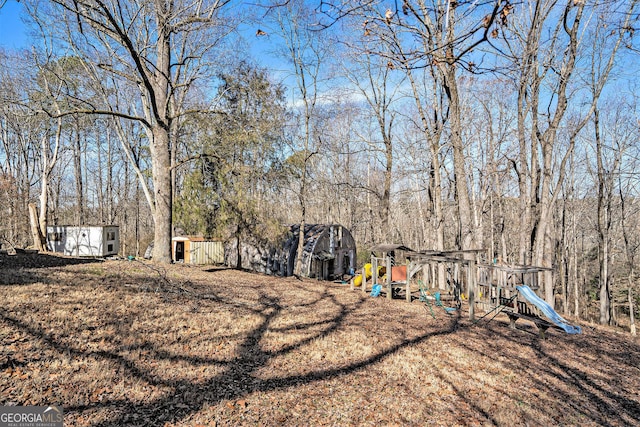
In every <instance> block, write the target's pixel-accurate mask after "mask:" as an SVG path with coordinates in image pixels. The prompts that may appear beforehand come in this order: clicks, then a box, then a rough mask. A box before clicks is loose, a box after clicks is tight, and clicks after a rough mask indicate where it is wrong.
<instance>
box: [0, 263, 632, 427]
mask: <svg viewBox="0 0 640 427" xmlns="http://www.w3.org/2000/svg"><path fill="white" fill-rule="evenodd" d="M0 301H2V304H1V306H0V342H1V343H2V348H1V350H0V396H1V397H0V404H2V405H8V404H18V405H48V404H58V405H62V406H63V407H64V410H65V425H69V426H87V425H98V426H114V425H150V426H161V425H181V426H194V425H265V426H271V425H292V426H294V425H295V426H298V425H340V426H342V425H358V426H360V425H371V426H373V425H419V426H423V425H427V424H429V425H448V426H449V425H505V426H515V425H544V426H548V425H580V426H589V425H611V426H615V425H638V424H639V423H640V422H639V421H638V420H639V419H640V394H639V390H640V369H639V368H638V367H639V366H640V352H639V350H640V345H638V342H634V341H632V340H631V339H630V338H629V337H628V336H626V335H623V334H619V333H616V332H615V331H612V330H607V329H604V328H597V327H588V326H587V327H585V328H584V329H585V332H584V334H582V335H579V336H570V335H565V334H563V333H561V332H558V331H555V330H553V331H549V332H548V336H549V338H548V339H547V340H540V339H539V338H538V337H537V334H536V331H535V328H534V327H532V324H531V325H530V324H528V322H522V325H521V328H522V329H524V330H517V331H514V330H511V329H509V328H508V327H507V323H508V322H507V320H506V318H505V319H502V318H501V317H498V318H496V319H495V320H493V321H492V322H490V323H489V324H487V325H484V326H479V325H476V326H472V325H471V324H470V322H469V321H468V320H466V318H465V313H462V316H460V317H457V316H447V315H446V314H445V313H444V312H443V311H437V312H436V315H437V318H436V319H433V318H432V317H431V316H430V315H429V313H428V312H427V310H425V307H424V306H423V305H422V303H420V302H418V301H415V302H413V303H411V304H408V303H406V302H405V301H404V300H393V301H388V300H386V299H383V298H370V297H367V296H364V295H363V294H362V293H361V292H352V291H349V289H348V287H346V286H341V285H338V284H332V283H328V282H317V281H311V280H309V281H298V280H296V279H293V278H287V279H283V278H273V277H266V276H261V275H255V274H249V273H245V272H239V271H234V270H221V269H211V268H196V267H189V266H182V265H174V266H168V267H156V266H154V265H153V264H146V263H143V262H138V261H135V262H129V261H107V262H89V263H84V262H83V263H79V262H77V261H75V260H72V259H69V258H60V257H49V256H44V255H20V256H19V257H12V258H8V257H3V258H0ZM518 323H520V322H518Z"/></svg>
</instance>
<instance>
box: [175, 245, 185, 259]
mask: <svg viewBox="0 0 640 427" xmlns="http://www.w3.org/2000/svg"><path fill="white" fill-rule="evenodd" d="M180 261H182V262H184V242H176V262H180Z"/></svg>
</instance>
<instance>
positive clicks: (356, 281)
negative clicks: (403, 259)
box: [353, 263, 387, 286]
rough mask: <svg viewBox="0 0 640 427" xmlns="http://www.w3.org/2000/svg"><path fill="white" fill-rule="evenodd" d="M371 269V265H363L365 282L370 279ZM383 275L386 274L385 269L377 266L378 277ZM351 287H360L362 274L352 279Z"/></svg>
mask: <svg viewBox="0 0 640 427" xmlns="http://www.w3.org/2000/svg"><path fill="white" fill-rule="evenodd" d="M372 268H373V266H372V265H371V263H368V264H365V265H364V272H365V275H366V276H367V280H369V279H371V270H372ZM385 274H387V268H386V267H384V266H378V277H383V276H384V275H385ZM353 286H362V274H358V275H357V276H355V277H354V278H353Z"/></svg>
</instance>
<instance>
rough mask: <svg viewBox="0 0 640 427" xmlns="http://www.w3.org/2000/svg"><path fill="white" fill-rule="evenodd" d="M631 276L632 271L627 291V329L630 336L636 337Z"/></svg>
mask: <svg viewBox="0 0 640 427" xmlns="http://www.w3.org/2000/svg"><path fill="white" fill-rule="evenodd" d="M632 275H633V270H631V273H630V274H629V290H628V291H627V294H628V296H629V329H630V331H631V335H632V336H634V337H635V336H636V317H635V313H634V310H635V309H636V308H635V307H634V304H633V287H632V280H633V279H632Z"/></svg>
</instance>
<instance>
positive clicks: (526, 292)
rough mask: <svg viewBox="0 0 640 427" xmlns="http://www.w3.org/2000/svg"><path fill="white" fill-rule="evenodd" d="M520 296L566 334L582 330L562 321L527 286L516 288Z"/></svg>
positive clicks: (577, 332) (578, 332)
mask: <svg viewBox="0 0 640 427" xmlns="http://www.w3.org/2000/svg"><path fill="white" fill-rule="evenodd" d="M516 289H517V290H518V292H520V295H522V296H523V297H525V298H526V300H527V301H529V302H530V303H532V304H533V305H535V306H536V307H538V308H539V309H540V311H542V313H544V315H545V316H546V317H547V318H548V319H549V320H551V321H552V322H553V323H555V324H556V325H558V326H559V327H561V328H562V329H564V331H565V332H566V333H568V334H580V333H582V328H581V327H580V326H574V325H570V324H569V322H567V321H566V320H564V319H563V318H562V316H560V315H559V314H558V313H557V312H556V311H555V310H554V309H553V308H552V307H551V306H550V305H549V304H548V303H547V302H546V301H545V300H543V299H542V298H540V297H539V296H538V295H536V293H535V292H533V290H532V289H531V288H530V287H528V286H525V285H523V286H516Z"/></svg>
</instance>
